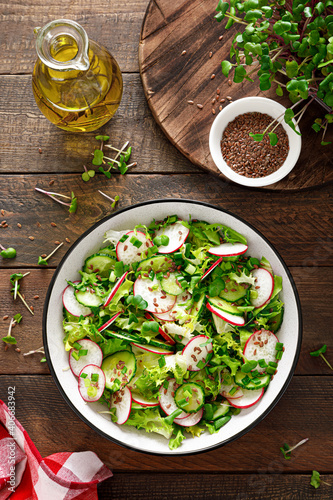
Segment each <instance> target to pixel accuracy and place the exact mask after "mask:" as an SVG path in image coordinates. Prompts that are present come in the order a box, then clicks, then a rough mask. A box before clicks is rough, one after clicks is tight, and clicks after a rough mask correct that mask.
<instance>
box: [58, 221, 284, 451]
mask: <svg viewBox="0 0 333 500" xmlns="http://www.w3.org/2000/svg"><path fill="white" fill-rule="evenodd" d="M110 226H111V227H112V225H110ZM267 257H268V258H267ZM80 264H81V266H80V267H79V269H78V276H79V278H78V279H75V280H74V279H71V276H66V277H65V278H66V281H67V286H66V287H65V288H64V290H63V293H62V302H63V338H62V344H63V347H62V349H63V350H64V352H65V353H66V356H67V357H68V363H69V366H70V369H71V372H72V375H71V376H72V378H73V380H75V384H76V385H77V391H78V394H79V396H80V397H81V398H82V400H83V401H84V403H88V404H89V405H93V404H95V403H98V404H99V406H98V408H99V409H98V410H97V412H98V415H99V416H103V417H104V418H105V419H108V420H109V421H110V422H112V424H113V425H117V426H122V427H123V428H125V427H126V428H129V429H134V428H135V429H137V430H142V431H141V432H143V431H145V432H146V433H154V434H155V435H159V437H161V436H162V438H163V439H164V440H167V442H168V447H169V449H170V450H175V449H177V448H178V447H180V446H183V445H182V442H183V441H184V440H187V439H193V438H194V439H200V436H201V435H202V434H204V433H208V434H209V435H214V434H218V433H220V431H221V429H222V428H224V426H228V425H230V424H229V422H231V421H232V419H234V418H235V416H236V415H238V414H240V413H241V412H243V411H245V410H246V411H247V412H248V411H251V410H252V409H253V408H255V407H256V406H257V405H258V404H259V403H260V402H261V401H262V400H264V399H265V393H266V391H267V389H268V387H269V385H270V384H274V383H275V380H278V378H279V370H278V368H279V362H280V360H282V358H283V355H284V351H285V347H284V343H283V341H282V340H281V339H280V338H279V332H280V329H281V327H282V325H283V322H284V309H285V307H288V306H285V305H284V302H283V300H282V299H281V295H282V294H283V286H284V283H283V279H282V277H281V276H280V275H278V274H275V269H274V265H273V264H272V263H271V262H270V260H269V256H267V255H265V253H264V249H263V252H261V253H258V251H257V252H252V251H251V250H250V249H249V242H248V239H247V237H246V236H245V235H244V234H242V232H239V231H238V230H236V229H235V228H234V227H232V226H228V225H226V223H225V220H224V217H223V214H222V213H221V214H220V220H219V221H218V222H215V221H214V222H211V221H209V220H205V219H204V218H200V219H197V218H193V217H192V216H191V214H190V213H187V215H186V216H184V213H182V214H181V215H180V214H178V213H177V214H173V213H172V214H169V215H166V216H165V217H163V218H161V219H159V218H153V219H151V220H150V221H145V222H144V223H143V222H140V223H138V224H135V225H133V226H130V227H127V228H125V229H122V230H119V229H117V230H115V229H113V228H109V229H107V230H106V231H105V234H104V238H103V240H102V239H101V241H100V246H99V248H97V250H96V249H95V250H94V251H93V252H91V253H90V254H89V255H88V256H86V257H85V258H84V259H82V261H81V263H80ZM275 374H276V377H275ZM274 377H275V379H274V381H272V380H273V378H274ZM72 385H73V381H72ZM203 439H204V438H203Z"/></svg>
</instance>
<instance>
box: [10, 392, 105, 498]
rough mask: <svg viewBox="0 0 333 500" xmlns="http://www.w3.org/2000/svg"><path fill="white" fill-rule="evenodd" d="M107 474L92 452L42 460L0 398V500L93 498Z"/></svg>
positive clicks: (66, 454)
mask: <svg viewBox="0 0 333 500" xmlns="http://www.w3.org/2000/svg"><path fill="white" fill-rule="evenodd" d="M1 424H2V425H1ZM111 476H112V472H111V471H110V469H108V468H107V467H106V466H105V465H104V464H103V462H101V461H100V459H99V458H98V457H97V455H96V454H95V453H93V452H92V451H83V452H80V453H70V452H65V453H55V454H54V455H50V456H49V457H47V458H44V459H43V458H42V457H41V455H40V454H39V452H38V450H37V448H36V447H35V445H34V444H33V442H32V441H31V439H30V437H29V435H28V434H27V432H26V431H25V430H24V428H23V427H22V425H21V424H20V423H19V422H18V421H17V420H16V418H15V417H14V415H13V414H12V413H11V411H10V410H9V408H8V407H7V406H6V405H5V403H4V402H3V401H1V400H0V500H5V499H7V498H10V500H45V499H47V500H72V499H75V500H97V499H98V496H97V485H98V484H99V483H100V482H101V481H104V479H107V478H109V477H111Z"/></svg>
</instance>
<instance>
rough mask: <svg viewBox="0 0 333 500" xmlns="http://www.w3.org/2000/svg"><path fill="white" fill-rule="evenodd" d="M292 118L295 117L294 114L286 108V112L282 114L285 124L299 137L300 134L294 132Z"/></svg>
mask: <svg viewBox="0 0 333 500" xmlns="http://www.w3.org/2000/svg"><path fill="white" fill-rule="evenodd" d="M294 116H295V114H294V112H293V110H292V109H290V108H288V109H286V111H285V113H284V121H285V122H286V123H287V125H289V127H291V128H292V129H293V131H294V132H296V134H297V135H301V134H300V132H298V131H297V130H296V127H295V125H294V122H293V118H294Z"/></svg>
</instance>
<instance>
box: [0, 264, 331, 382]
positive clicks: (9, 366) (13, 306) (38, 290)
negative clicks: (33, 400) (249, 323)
mask: <svg viewBox="0 0 333 500" xmlns="http://www.w3.org/2000/svg"><path fill="white" fill-rule="evenodd" d="M21 271H22V272H27V271H30V272H31V274H30V275H29V276H27V277H25V278H24V280H23V281H22V293H24V294H25V297H26V300H27V302H28V304H29V305H33V307H34V312H35V316H32V315H31V314H29V312H28V311H27V310H26V309H25V307H24V306H23V304H22V303H21V301H20V300H19V299H17V300H16V301H15V302H13V297H12V295H11V294H10V288H11V287H10V283H9V277H10V274H11V273H12V271H11V270H9V269H8V270H4V269H2V270H0V338H2V337H3V336H4V335H5V334H6V332H7V330H8V324H9V321H10V318H9V319H8V320H2V317H3V316H4V315H10V316H12V315H14V314H16V313H21V314H22V315H23V321H22V323H21V324H20V325H18V326H16V327H15V330H13V335H14V336H15V337H16V339H17V341H18V343H17V347H19V348H20V349H21V353H17V352H16V351H15V349H14V346H11V347H10V348H9V349H8V351H6V352H5V351H4V345H2V346H1V349H0V374H13V375H14V374H37V373H40V374H45V373H48V367H47V365H46V363H40V359H41V358H42V355H41V354H34V355H31V356H28V357H25V356H23V353H26V352H29V351H31V350H35V349H37V348H38V347H41V346H42V344H43V340H42V314H43V305H44V300H45V296H46V292H47V288H48V285H49V282H50V280H51V278H52V275H53V272H54V269H33V268H31V269H25V270H23V269H22V270H21ZM290 271H291V273H292V274H293V276H294V278H295V281H296V285H297V289H298V292H299V295H300V299H301V303H302V312H303V321H304V329H303V341H302V350H301V354H300V359H299V361H298V364H297V368H296V374H299V375H324V374H326V375H331V376H333V372H332V371H331V370H330V369H329V368H328V366H327V365H326V364H325V363H324V361H323V360H322V359H321V358H314V357H312V356H310V355H309V352H311V351H314V350H316V349H318V348H319V347H321V346H322V345H323V344H327V345H328V351H327V358H328V359H329V360H330V361H331V363H333V344H332V342H331V338H330V335H331V329H330V328H329V327H328V325H330V322H331V304H332V301H333V291H332V287H331V283H332V281H333V268H327V267H321V268H317V269H316V272H315V277H314V275H313V274H312V270H310V272H309V269H308V268H300V267H291V268H290ZM323 289H324V290H326V294H325V301H323V300H322V292H321V290H323ZM35 295H39V299H38V300H34V299H33V297H34V296H35Z"/></svg>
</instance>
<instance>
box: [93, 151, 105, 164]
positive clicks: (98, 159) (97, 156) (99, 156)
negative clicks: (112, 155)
mask: <svg viewBox="0 0 333 500" xmlns="http://www.w3.org/2000/svg"><path fill="white" fill-rule="evenodd" d="M103 158H104V153H103V151H101V150H100V149H95V151H94V158H93V160H92V164H93V165H96V166H99V165H102V163H103Z"/></svg>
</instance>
